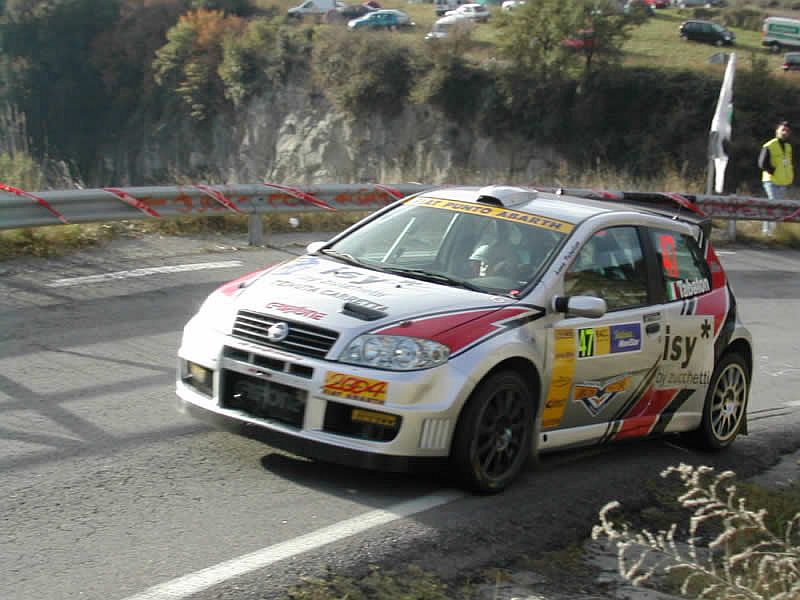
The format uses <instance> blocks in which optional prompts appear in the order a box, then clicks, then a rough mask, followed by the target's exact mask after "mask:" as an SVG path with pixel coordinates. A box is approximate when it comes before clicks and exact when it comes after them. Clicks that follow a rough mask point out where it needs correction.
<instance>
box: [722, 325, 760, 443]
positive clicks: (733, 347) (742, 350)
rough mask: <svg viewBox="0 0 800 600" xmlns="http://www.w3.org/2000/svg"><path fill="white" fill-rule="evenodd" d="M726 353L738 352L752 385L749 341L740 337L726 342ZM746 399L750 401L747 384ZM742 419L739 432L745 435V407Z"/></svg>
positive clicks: (746, 428)
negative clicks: (728, 342)
mask: <svg viewBox="0 0 800 600" xmlns="http://www.w3.org/2000/svg"><path fill="white" fill-rule="evenodd" d="M726 354H738V355H739V356H741V357H742V358H743V359H744V362H745V366H746V368H747V382H748V384H750V385H752V383H753V346H752V344H751V343H750V341H749V340H747V339H745V338H741V337H740V338H736V339H735V340H733V341H732V342H731V343H730V344H728V347H727V348H725V353H724V354H723V356H725V355H726ZM747 400H748V403H749V401H750V389H749V385H748V390H747ZM742 419H743V420H742V427H741V429H740V433H741V434H742V435H747V434H748V433H749V431H748V422H747V410H746V409H745V412H744V415H743V417H742Z"/></svg>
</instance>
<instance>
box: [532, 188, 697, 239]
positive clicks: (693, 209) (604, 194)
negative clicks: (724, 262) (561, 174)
mask: <svg viewBox="0 0 800 600" xmlns="http://www.w3.org/2000/svg"><path fill="white" fill-rule="evenodd" d="M534 189H536V190H537V191H540V192H549V193H551V194H556V195H557V196H575V197H577V198H585V199H587V200H606V201H609V202H614V203H616V204H623V205H629V206H635V207H636V208H643V209H645V210H649V211H651V212H654V213H658V214H660V215H664V216H668V217H672V218H673V219H678V220H681V221H684V222H687V223H691V224H692V225H696V226H698V227H699V228H700V231H702V233H703V239H702V240H700V242H701V244H700V245H701V246H705V243H706V241H707V240H709V239H711V217H709V216H708V215H707V214H706V213H705V212H703V210H702V209H701V208H700V207H699V206H698V205H697V202H696V196H695V195H694V194H675V193H672V192H623V191H616V190H592V189H582V188H541V187H536V188H534Z"/></svg>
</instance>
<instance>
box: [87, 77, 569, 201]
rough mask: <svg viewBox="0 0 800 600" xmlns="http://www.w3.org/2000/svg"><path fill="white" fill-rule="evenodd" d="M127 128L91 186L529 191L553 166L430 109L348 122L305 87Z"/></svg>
mask: <svg viewBox="0 0 800 600" xmlns="http://www.w3.org/2000/svg"><path fill="white" fill-rule="evenodd" d="M131 129H132V130H131V131H130V132H129V133H128V134H126V135H125V136H124V138H125V139H122V140H118V141H117V143H115V144H113V145H109V146H108V147H106V148H103V149H102V153H101V155H102V156H104V157H105V158H104V159H103V162H102V164H100V165H98V172H97V173H96V174H95V177H94V179H97V180H98V182H106V183H107V182H109V181H111V182H114V183H115V184H116V185H154V184H174V183H183V182H188V181H189V180H191V181H195V182H197V181H201V180H204V181H208V182H212V183H251V182H256V181H272V182H277V183H294V184H312V183H361V182H371V181H374V182H395V183H397V182H402V181H424V182H426V183H476V184H478V183H490V182H496V181H503V182H509V183H510V182H517V183H528V182H532V181H535V180H537V179H541V177H542V176H543V175H544V174H547V173H551V172H552V171H553V170H554V169H555V168H556V167H557V166H558V164H559V163H560V158H559V157H558V156H557V155H556V153H555V152H554V151H552V150H551V149H547V148H541V147H535V146H534V145H533V144H532V143H530V142H529V141H527V140H523V139H513V138H512V139H504V140H497V139H492V138H489V137H486V136H481V135H479V134H477V133H476V132H475V131H474V128H472V127H471V125H470V124H469V123H454V122H450V121H448V120H447V119H446V118H445V117H444V116H443V115H442V114H441V113H439V112H437V111H436V110H435V109H433V108H431V107H426V106H407V107H405V108H404V109H403V110H402V111H401V112H400V113H399V114H398V115H396V116H393V117H386V116H381V114H379V113H376V114H370V115H365V116H363V117H359V118H356V119H353V118H351V117H348V116H347V115H344V114H341V113H339V112H337V111H336V110H335V109H334V108H333V107H332V106H331V105H330V103H329V102H328V101H327V100H326V99H325V98H324V97H322V96H320V95H318V94H317V95H315V94H313V93H311V92H310V90H309V88H308V86H307V85H304V84H302V83H300V84H297V83H295V84H292V85H289V86H286V87H285V88H283V89H281V90H280V91H278V92H271V93H267V94H265V95H263V96H261V97H258V98H255V99H253V100H251V101H250V102H249V103H248V104H247V105H246V106H242V107H239V108H238V109H236V110H235V111H228V112H225V113H220V114H218V115H217V116H216V117H214V118H212V119H210V121H208V122H206V123H204V124H202V125H198V124H196V123H192V122H190V121H189V119H188V118H183V119H181V118H176V117H170V116H167V117H165V118H163V119H161V120H159V121H156V122H154V121H152V120H150V121H148V120H147V119H145V120H144V123H143V124H137V125H132V126H131Z"/></svg>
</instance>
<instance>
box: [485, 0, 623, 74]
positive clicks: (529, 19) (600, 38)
mask: <svg viewBox="0 0 800 600" xmlns="http://www.w3.org/2000/svg"><path fill="white" fill-rule="evenodd" d="M632 24H633V21H632V20H631V19H629V18H628V17H626V16H625V15H623V14H620V12H619V9H618V8H616V5H615V3H614V2H613V0H537V1H536V2H527V3H526V4H525V5H524V6H522V7H519V8H517V9H516V10H515V11H514V12H513V13H511V14H510V15H508V16H507V17H506V18H503V19H498V21H497V26H498V27H499V28H500V29H501V31H502V35H501V36H499V37H500V40H501V41H500V43H499V47H500V53H501V56H502V57H504V58H505V59H507V60H508V61H509V62H510V69H511V70H512V72H514V73H515V74H519V75H521V76H523V77H526V78H533V79H537V80H540V81H541V80H550V79H559V78H562V77H563V76H564V75H565V72H566V71H568V70H569V69H570V67H571V66H572V65H573V64H574V62H575V60H574V57H575V54H576V53H579V54H580V55H582V56H583V57H584V76H586V77H588V75H589V73H590V72H591V70H592V68H593V64H596V62H598V60H600V59H602V60H604V61H613V60H616V59H617V58H618V57H619V56H620V54H621V51H620V47H621V46H622V43H623V42H624V41H625V39H627V36H628V34H629V29H630V27H631V26H632Z"/></svg>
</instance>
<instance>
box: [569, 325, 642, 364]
mask: <svg viewBox="0 0 800 600" xmlns="http://www.w3.org/2000/svg"><path fill="white" fill-rule="evenodd" d="M641 349H642V324H641V323H619V324H617V325H605V326H603V327H584V328H582V329H578V358H594V357H596V356H605V355H607V354H619V353H621V352H639V351H640V350H641Z"/></svg>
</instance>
